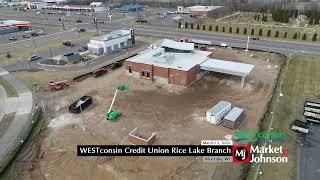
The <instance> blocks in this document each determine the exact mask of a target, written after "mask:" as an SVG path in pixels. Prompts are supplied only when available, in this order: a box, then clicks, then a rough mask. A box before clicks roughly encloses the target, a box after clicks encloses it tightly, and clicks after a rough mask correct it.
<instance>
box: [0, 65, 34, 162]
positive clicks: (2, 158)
mask: <svg viewBox="0 0 320 180" xmlns="http://www.w3.org/2000/svg"><path fill="white" fill-rule="evenodd" d="M0 76H1V78H3V79H5V80H6V81H8V82H10V84H11V85H12V86H13V87H14V88H15V89H16V91H17V93H18V97H13V98H6V97H4V92H2V98H6V101H5V103H3V105H2V104H1V106H2V108H1V109H3V110H4V111H6V113H8V112H16V115H15V117H14V120H13V121H12V123H11V124H10V126H9V127H8V129H7V130H6V132H5V134H4V135H3V136H2V137H0V167H3V166H6V164H5V163H6V162H7V159H8V157H10V156H11V155H12V151H14V150H15V149H16V147H17V146H19V144H20V142H21V140H22V139H21V134H23V133H24V131H25V129H26V127H28V126H29V125H28V118H29V114H30V112H31V110H32V107H33V99H32V93H31V91H30V90H29V89H28V88H27V86H25V85H24V84H23V83H22V82H21V81H19V80H17V79H16V78H15V77H14V76H13V75H11V74H9V73H8V72H6V71H5V70H4V69H2V68H0ZM0 96H1V95H0ZM3 106H4V107H3ZM1 119H2V117H1ZM3 163H4V164H3Z"/></svg>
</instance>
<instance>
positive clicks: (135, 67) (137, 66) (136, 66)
mask: <svg viewBox="0 0 320 180" xmlns="http://www.w3.org/2000/svg"><path fill="white" fill-rule="evenodd" d="M124 65H125V68H126V70H129V66H132V71H133V72H139V74H140V77H141V78H142V76H141V72H142V71H145V73H146V71H149V72H150V80H152V77H153V67H152V66H153V65H149V64H143V63H135V62H130V61H125V62H124ZM145 76H146V74H145ZM146 79H147V78H146Z"/></svg>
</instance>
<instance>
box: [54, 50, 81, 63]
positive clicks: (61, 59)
mask: <svg viewBox="0 0 320 180" xmlns="http://www.w3.org/2000/svg"><path fill="white" fill-rule="evenodd" d="M52 60H53V61H54V63H55V64H58V65H64V64H67V63H76V62H79V61H81V56H80V54H78V53H69V54H64V55H58V56H55V57H52Z"/></svg>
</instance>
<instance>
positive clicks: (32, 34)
mask: <svg viewBox="0 0 320 180" xmlns="http://www.w3.org/2000/svg"><path fill="white" fill-rule="evenodd" d="M30 35H31V36H38V35H39V34H38V33H36V32H33V33H31V34H30Z"/></svg>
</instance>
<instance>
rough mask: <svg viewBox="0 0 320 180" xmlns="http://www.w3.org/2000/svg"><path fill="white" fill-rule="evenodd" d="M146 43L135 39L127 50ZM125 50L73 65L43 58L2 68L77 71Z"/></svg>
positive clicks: (116, 55)
mask: <svg viewBox="0 0 320 180" xmlns="http://www.w3.org/2000/svg"><path fill="white" fill-rule="evenodd" d="M145 45H147V43H145V42H141V41H137V45H136V46H134V47H132V48H129V49H128V50H129V51H133V50H136V49H139V48H141V47H143V46H145ZM126 53H127V51H126V50H125V49H123V50H121V51H119V52H115V53H112V54H109V55H106V56H102V57H99V58H97V59H95V60H94V61H88V62H86V63H79V64H74V65H66V66H62V65H45V64H42V63H41V61H42V60H43V59H42V60H39V61H33V62H30V63H29V62H28V61H25V60H24V61H19V62H16V63H12V64H7V65H3V68H4V69H6V70H7V71H10V72H12V71H24V70H28V69H45V70H50V71H78V70H83V69H88V68H92V67H95V66H98V65H100V64H102V63H105V62H108V61H110V60H112V59H114V58H116V57H118V56H122V55H124V54H126Z"/></svg>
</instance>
